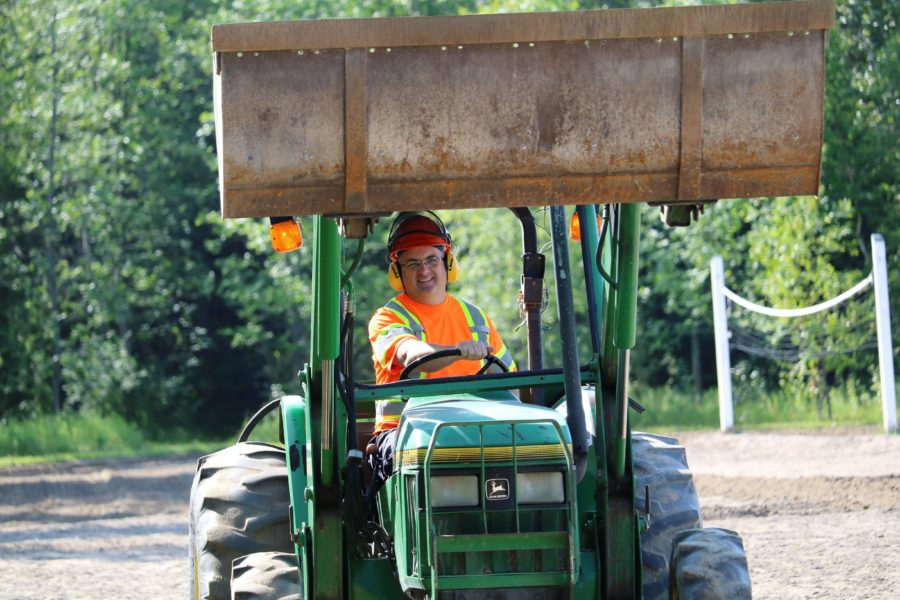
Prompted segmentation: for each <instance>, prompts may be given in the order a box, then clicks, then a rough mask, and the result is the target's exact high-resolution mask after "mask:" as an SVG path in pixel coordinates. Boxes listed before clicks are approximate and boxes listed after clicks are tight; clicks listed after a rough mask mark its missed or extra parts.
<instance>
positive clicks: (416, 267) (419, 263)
mask: <svg viewBox="0 0 900 600" xmlns="http://www.w3.org/2000/svg"><path fill="white" fill-rule="evenodd" d="M441 260H443V259H442V258H441V257H440V256H429V257H428V258H426V259H425V260H410V261H407V262H405V263H401V264H400V266H401V267H402V268H404V269H409V270H410V271H412V272H413V273H418V272H419V271H421V270H422V267H426V268H428V269H434V268H435V267H437V266H438V265H439V264H441Z"/></svg>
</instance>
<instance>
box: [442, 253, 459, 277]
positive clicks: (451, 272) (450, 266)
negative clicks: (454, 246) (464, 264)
mask: <svg viewBox="0 0 900 600" xmlns="http://www.w3.org/2000/svg"><path fill="white" fill-rule="evenodd" d="M444 264H445V265H447V282H448V283H453V282H454V281H456V280H457V279H459V261H458V260H456V255H454V254H453V253H452V252H448V253H447V254H446V256H444Z"/></svg>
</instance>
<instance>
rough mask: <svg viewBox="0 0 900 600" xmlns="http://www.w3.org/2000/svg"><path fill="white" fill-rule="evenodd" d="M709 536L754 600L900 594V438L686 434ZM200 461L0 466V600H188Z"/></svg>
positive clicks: (872, 433) (848, 433) (844, 433)
mask: <svg viewBox="0 0 900 600" xmlns="http://www.w3.org/2000/svg"><path fill="white" fill-rule="evenodd" d="M679 437H680V438H681V440H682V441H683V443H684V444H685V446H686V448H687V452H688V460H689V462H690V464H691V467H692V469H693V470H694V473H695V477H696V482H697V488H698V491H699V492H700V496H701V502H702V505H703V511H704V518H705V524H706V525H707V526H714V527H725V528H728V529H734V530H736V531H738V532H739V533H740V534H741V535H742V537H743V539H744V545H745V548H746V550H747V555H748V560H749V564H750V571H751V578H752V581H753V589H754V597H755V598H773V599H779V600H781V599H793V598H797V599H800V598H803V599H806V598H841V599H845V598H884V599H888V598H891V599H893V598H898V597H900V436H887V435H884V434H881V433H879V432H878V431H876V430H866V431H863V430H841V431H828V432H817V433H738V434H728V435H725V434H720V433H717V432H716V433H714V432H705V433H689V434H683V435H680V436H679ZM195 462H196V457H191V456H180V457H172V458H165V459H151V460H123V461H114V462H111V461H102V462H81V463H74V464H73V463H69V464H52V465H41V466H34V467H21V468H9V469H4V470H0V574H2V576H0V599H23V600H24V599H57V598H59V599H70V600H87V599H95V598H121V599H127V598H141V599H145V598H155V599H166V598H173V599H174V598H185V597H187V596H188V560H187V516H186V515H187V504H188V495H189V493H190V485H191V478H192V476H193V471H194V465H195Z"/></svg>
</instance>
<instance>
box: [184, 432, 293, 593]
mask: <svg viewBox="0 0 900 600" xmlns="http://www.w3.org/2000/svg"><path fill="white" fill-rule="evenodd" d="M287 478H288V473H287V466H286V464H285V456H284V450H283V449H281V448H279V447H277V446H272V445H270V444H262V443H258V442H244V443H239V444H235V445H234V446H231V447H230V448H225V449H224V450H220V451H219V452H216V453H214V454H210V455H209V456H204V457H203V458H201V459H200V460H199V462H198V464H197V473H196V475H195V476H194V484H193V486H192V487H191V502H190V522H189V523H190V534H189V535H190V559H191V597H192V598H194V599H196V600H199V599H204V600H207V599H214V600H228V599H229V598H231V590H230V583H231V563H232V561H233V560H234V559H236V558H238V557H241V556H244V555H246V554H252V553H255V552H269V551H279V552H291V551H292V550H293V544H292V542H291V539H290V524H289V519H290V517H289V506H290V497H289V490H288V481H287Z"/></svg>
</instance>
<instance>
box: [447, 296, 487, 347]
mask: <svg viewBox="0 0 900 600" xmlns="http://www.w3.org/2000/svg"><path fill="white" fill-rule="evenodd" d="M454 300H456V301H457V302H458V303H459V307H460V308H461V309H462V311H463V314H464V315H465V317H466V323H468V324H469V332H470V333H471V334H472V339H473V340H475V341H477V342H482V343H484V344H485V345H487V344H488V342H489V339H490V333H491V328H490V327H488V322H487V315H486V314H484V311H483V310H481V309H480V308H478V307H477V306H475V305H474V304H469V303H468V302H466V301H465V300H461V299H459V298H454Z"/></svg>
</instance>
